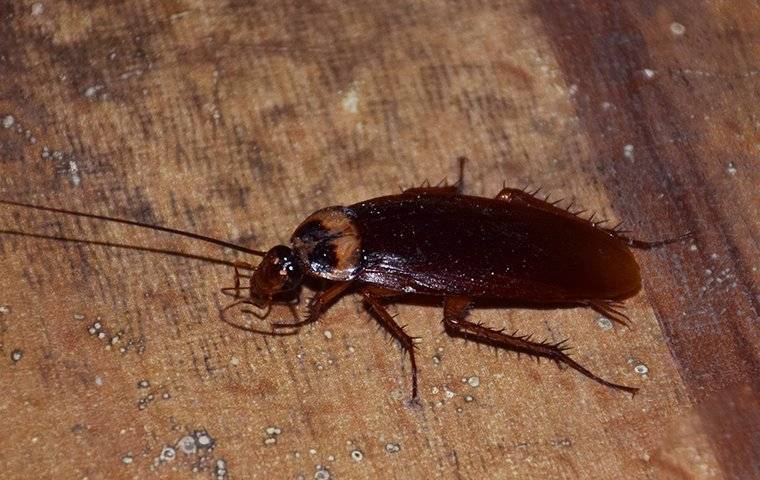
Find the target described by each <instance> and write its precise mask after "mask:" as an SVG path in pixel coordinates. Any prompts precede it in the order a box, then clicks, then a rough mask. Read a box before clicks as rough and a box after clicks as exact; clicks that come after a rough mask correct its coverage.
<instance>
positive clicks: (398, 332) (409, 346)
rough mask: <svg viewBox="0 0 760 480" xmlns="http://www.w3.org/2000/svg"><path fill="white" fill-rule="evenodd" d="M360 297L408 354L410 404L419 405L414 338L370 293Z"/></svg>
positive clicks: (364, 293) (363, 293)
mask: <svg viewBox="0 0 760 480" xmlns="http://www.w3.org/2000/svg"><path fill="white" fill-rule="evenodd" d="M362 295H364V300H365V301H366V302H367V304H368V305H369V306H370V308H371V309H372V311H373V312H374V313H375V314H376V315H377V317H378V319H379V320H380V324H381V325H382V326H383V327H385V329H386V330H388V331H389V332H390V334H391V335H393V336H394V337H395V338H396V340H398V343H399V344H400V345H401V348H403V349H404V350H405V351H406V352H407V353H408V354H409V361H410V362H411V364H412V402H415V403H419V397H418V396H417V362H416V360H415V358H414V349H415V348H416V347H415V345H414V337H411V336H409V335H408V334H407V333H406V332H405V331H404V327H402V326H401V325H399V324H398V323H396V321H395V320H394V319H393V316H391V314H390V313H388V310H386V309H385V307H384V306H383V305H382V304H381V303H380V300H379V299H378V297H376V296H375V295H373V294H372V293H371V292H370V291H364V292H362Z"/></svg>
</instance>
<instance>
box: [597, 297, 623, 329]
mask: <svg viewBox="0 0 760 480" xmlns="http://www.w3.org/2000/svg"><path fill="white" fill-rule="evenodd" d="M587 305H588V306H589V307H591V308H592V309H593V310H594V311H596V312H597V313H600V314H602V315H604V316H605V317H607V318H609V319H610V320H612V321H613V322H617V323H619V324H620V325H623V326H625V327H628V328H631V319H630V318H629V317H628V315H626V314H625V313H623V312H622V311H621V310H622V309H623V308H624V306H623V304H622V303H618V302H615V301H612V300H590V301H589V302H588V304H587Z"/></svg>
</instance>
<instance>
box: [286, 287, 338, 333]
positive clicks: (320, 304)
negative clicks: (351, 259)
mask: <svg viewBox="0 0 760 480" xmlns="http://www.w3.org/2000/svg"><path fill="white" fill-rule="evenodd" d="M350 285H351V282H340V283H335V284H333V285H331V286H330V288H328V289H327V290H325V291H322V292H319V293H317V294H316V295H315V296H314V298H312V299H311V301H309V313H308V315H307V316H306V319H305V320H299V321H298V322H296V323H273V324H272V327H273V328H297V327H303V326H304V325H308V324H310V323H314V322H316V321H317V320H319V317H320V316H321V315H322V312H324V311H325V309H326V308H327V307H328V306H330V304H331V303H332V302H334V301H335V300H336V299H337V297H338V296H340V294H341V293H343V292H344V291H345V290H346V289H347V288H348V287H349V286H350ZM296 318H298V317H297V316H296Z"/></svg>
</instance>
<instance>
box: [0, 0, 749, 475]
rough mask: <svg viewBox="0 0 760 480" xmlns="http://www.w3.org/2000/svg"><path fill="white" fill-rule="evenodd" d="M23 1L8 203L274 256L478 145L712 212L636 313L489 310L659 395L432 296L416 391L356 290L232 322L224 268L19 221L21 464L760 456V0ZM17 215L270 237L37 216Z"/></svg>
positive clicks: (1, 314) (316, 470) (1, 319)
mask: <svg viewBox="0 0 760 480" xmlns="http://www.w3.org/2000/svg"><path fill="white" fill-rule="evenodd" d="M0 21H1V22H2V25H3V28H0V78H2V81H1V82H0V122H1V123H0V165H1V168H2V170H0V197H2V198H6V199H15V200H21V201H30V202H36V203H41V204H48V205H56V206H65V207H67V208H74V209H81V210H86V211H90V212H94V213H100V214H107V215H118V216H123V217H129V218H133V219H137V220H141V221H147V222H154V223H161V224H164V225H170V226H173V227H176V228H183V229H188V230H192V231H195V232H198V233H203V234H206V235H212V236H217V237H220V238H224V239H227V240H230V241H234V242H240V243H242V244H246V245H249V246H251V247H253V248H267V247H269V246H272V245H274V244H276V243H280V242H285V241H287V239H288V238H289V236H290V233H291V231H292V229H293V228H294V227H295V226H296V225H297V224H298V222H299V221H300V220H301V219H303V218H304V217H305V216H306V215H308V214H309V213H311V212H312V211H314V210H316V209H317V208H320V207H323V206H327V205H333V204H350V203H354V202H356V201H359V200H361V199H365V198H369V197H373V196H378V195H382V194H385V193H389V192H395V191H397V190H398V187H399V186H409V185H412V184H419V183H421V182H422V181H423V180H425V179H429V180H431V181H437V180H439V179H441V178H443V177H445V176H448V177H449V178H453V177H454V176H455V174H456V167H455V159H456V157H457V156H459V155H466V156H467V157H469V158H470V159H471V161H470V163H469V164H468V170H467V179H466V181H467V190H468V191H469V192H470V193H475V194H483V195H493V194H495V193H496V191H498V189H499V188H500V187H501V185H502V182H506V183H507V184H508V185H512V186H518V187H520V186H523V185H526V184H530V185H534V186H542V187H543V188H544V189H545V190H546V191H549V192H552V195H553V196H555V197H556V198H560V197H566V198H571V197H572V198H575V199H577V202H578V203H580V204H582V205H583V206H585V207H587V208H590V209H594V210H596V211H598V212H600V213H601V214H602V215H603V216H607V217H609V218H610V219H611V220H614V221H617V220H625V221H626V225H627V226H628V227H629V228H630V229H632V230H634V231H635V232H637V234H638V235H640V236H642V237H645V238H660V237H664V236H668V235H672V234H675V233H681V232H684V231H687V230H691V231H694V232H695V238H694V241H693V242H691V243H688V244H683V245H674V246H671V247H668V248H665V249H660V250H657V251H654V252H649V253H641V254H639V255H638V259H639V261H640V264H641V267H642V270H643V274H644V277H645V278H644V283H645V288H644V291H643V292H642V294H641V295H639V296H637V297H636V298H634V299H632V300H631V301H630V302H628V314H629V315H630V316H631V317H632V319H633V321H634V328H633V329H632V330H625V329H617V328H615V329H612V330H607V329H604V328H601V327H600V324H599V323H598V322H597V315H595V314H593V313H592V312H590V311H586V310H582V309H574V310H548V311H532V310H505V309H487V310H479V311H476V312H475V313H474V314H473V318H475V319H476V320H482V321H484V322H487V323H489V324H491V325H494V326H496V327H502V326H505V327H508V328H512V329H520V330H521V331H525V332H533V333H535V334H536V335H538V336H539V337H547V338H550V339H555V340H559V339H562V338H564V337H568V336H569V337H571V341H572V343H573V345H574V347H575V350H574V357H575V358H576V359H577V360H578V361H580V362H581V363H583V364H584V365H586V366H588V367H589V368H590V369H592V370H593V371H595V372H597V373H599V374H600V375H603V376H604V377H605V378H609V379H611V380H614V381H620V382H623V383H626V384H632V385H638V386H641V387H642V389H641V392H640V394H639V395H637V396H636V397H635V398H634V399H633V400H631V399H630V398H628V397H626V396H624V395H620V394H619V393H617V392H614V391H610V390H608V389H605V388H603V387H601V386H599V385H597V384H595V383H593V382H591V381H589V380H587V379H585V378H583V377H582V376H580V375H577V374H575V373H574V372H572V371H568V370H558V369H557V368H555V367H554V366H552V365H548V364H540V365H537V364H535V362H531V361H527V360H526V359H524V358H523V359H518V358H516V357H515V356H513V355H509V354H504V353H502V354H499V355H494V353H493V352H492V351H490V350H486V349H478V348H477V347H475V346H472V345H469V344H466V343H462V342H461V341H459V340H454V339H451V338H449V337H447V336H446V335H445V334H444V333H443V332H442V327H441V324H440V318H441V312H440V308H437V307H434V306H421V305H407V304H404V305H398V306H395V307H393V310H394V313H398V314H399V318H400V319H403V321H404V322H406V323H408V324H409V331H410V332H411V333H412V334H414V335H419V336H421V337H422V342H421V343H420V344H419V354H418V363H419V364H420V375H421V385H420V387H421V393H422V398H423V405H422V407H421V408H418V409H415V408H410V407H408V406H407V404H406V402H405V400H406V399H407V396H408V395H409V392H408V382H409V378H408V375H409V366H408V364H407V363H406V362H405V359H404V358H403V356H402V354H401V352H400V351H399V349H398V348H397V347H395V345H394V344H393V343H392V342H391V341H390V340H389V339H388V337H387V336H386V335H384V334H383V333H382V332H377V331H376V330H377V324H376V322H375V321H374V320H373V318H372V317H371V316H370V315H369V314H368V313H367V312H366V311H365V309H364V308H363V306H362V304H361V303H360V302H359V299H358V298H353V297H346V298H344V299H342V300H341V301H339V302H338V303H337V304H336V305H334V306H333V307H332V308H331V309H330V310H329V312H328V314H327V315H326V316H325V317H324V320H323V321H321V322H320V323H319V324H318V325H316V326H315V327H313V328H309V329H305V330H304V331H302V332H301V333H300V334H299V335H297V336H292V337H285V338H276V339H272V338H266V337H261V336H255V335H251V334H245V333H242V332H239V331H237V330H234V329H231V328H229V327H227V326H225V325H224V324H223V323H221V322H220V321H219V320H218V310H219V308H220V307H221V306H222V305H224V302H225V301H226V298H225V297H224V296H223V295H221V294H220V293H219V289H220V288H222V287H225V286H229V285H230V283H231V280H232V272H231V271H229V269H228V268H225V267H220V266H214V265H208V264H204V263H199V262H195V261H192V260H185V259H176V258H170V257H163V256H156V255H151V254H147V253H137V252H130V251H123V250H113V249H104V248H98V247H92V246H81V245H72V244H63V243H60V242H45V241H41V240H32V239H28V238H15V237H9V236H3V237H2V238H0V259H1V260H0V261H1V262H2V274H1V275H0V305H1V306H2V308H1V309H0V354H1V355H2V356H1V357H0V387H1V388H2V394H1V395H0V417H2V419H3V426H4V431H3V434H2V435H0V469H1V470H2V472H3V474H4V477H6V478H89V479H98V478H109V477H110V478H144V477H146V476H148V475H154V476H156V477H158V478H216V477H222V478H300V477H302V478H326V477H325V475H327V474H328V473H327V472H329V476H330V478H380V477H382V478H512V477H515V478H610V479H614V478H636V479H639V478H641V479H644V478H647V479H648V478H741V479H743V478H758V477H760V461H759V460H758V458H760V437H759V436H758V435H757V433H756V432H757V431H759V430H760V405H759V404H758V403H759V402H758V398H759V397H758V395H759V394H760V380H759V379H760V359H759V355H760V330H758V328H757V326H758V302H760V292H759V290H758V272H757V260H756V259H757V258H758V253H760V252H758V250H759V248H758V245H759V244H758V238H759V235H760V208H758V207H759V206H760V193H758V189H757V187H756V186H757V185H758V184H760V169H758V168H757V167H758V163H759V162H758V160H757V159H758V155H760V136H759V135H758V125H759V124H758V118H760V108H759V107H758V102H756V101H755V100H756V97H757V93H758V91H759V89H760V88H759V87H760V66H758V65H757V61H756V59H757V58H760V57H758V53H760V51H758V50H760V47H759V46H758V45H760V44H758V42H757V41H756V40H757V35H758V32H760V8H758V6H757V4H756V3H754V2H751V1H749V0H736V1H734V2H710V3H707V2H687V1H683V0H673V1H669V2H654V1H649V0H646V1H638V2H612V1H602V0H579V1H574V2H565V1H556V0H517V1H512V2H499V1H480V0H470V1H466V2H453V1H452V2H400V1H391V2H365V1H355V2H337V1H326V2H303V1H294V0H286V1H276V2H275V1H271V2H256V3H253V2H250V3H249V2H244V1H235V0H230V1H226V2H203V1H200V0H199V1H185V0H172V1H168V0H167V1H161V2H147V1H144V2H138V1H122V2H98V1H87V2H75V1H61V2H48V1H41V2H21V1H14V2H11V1H4V2H0ZM0 228H14V229H23V230H26V231H34V232H46V233H49V234H50V233H52V234H65V235H78V236H82V237H86V238H98V239H106V240H111V241H121V242H130V243H139V244H143V245H150V246H158V247H163V248H178V249H182V250H184V251H188V252H193V253H198V254H205V255H214V256H218V257H222V258H226V259H235V258H238V259H245V258H244V257H241V256H236V255H234V254H233V252H229V251H220V250H219V249H214V248H212V247H207V246H205V245H202V244H198V243H194V242H191V241H185V240H182V239H177V238H171V237H167V236H166V235H161V234H157V233H153V232H144V231H139V230H135V229H134V228H129V227H123V226H112V225H105V224H102V223H96V222H88V221H84V220H72V219H69V218H62V217H60V216H55V215H45V214H42V213H39V212H29V211H23V210H19V209H12V208H2V209H0ZM247 260H252V259H247ZM275 313H276V314H277V315H284V314H285V313H284V312H283V311H281V310H280V311H277V312H275ZM636 367H638V370H636ZM644 367H646V373H645V374H642V373H637V371H638V372H643V371H644ZM208 442H211V443H208ZM167 447H170V448H167ZM172 453H173V455H172ZM220 467H222V468H221V469H220Z"/></svg>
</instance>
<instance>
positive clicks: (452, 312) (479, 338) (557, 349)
mask: <svg viewBox="0 0 760 480" xmlns="http://www.w3.org/2000/svg"><path fill="white" fill-rule="evenodd" d="M468 306H469V301H468V300H467V299H464V298H447V299H446V300H445V302H444V308H443V312H444V313H443V325H444V327H445V329H446V331H447V332H448V333H449V334H450V335H454V336H459V337H463V338H466V339H468V340H472V341H475V342H478V343H483V344H486V345H491V346H494V347H497V348H501V349H504V350H511V351H514V352H519V353H525V354H527V355H530V356H533V357H535V358H546V359H549V360H553V361H554V362H557V363H563V364H565V365H567V366H568V367H570V368H572V369H574V370H576V371H577V372H579V373H581V374H583V375H584V376H586V377H588V378H590V379H592V380H594V381H595V382H597V383H600V384H602V385H604V386H606V387H609V388H612V389H615V390H620V391H623V392H627V393H630V394H631V395H634V394H635V393H636V392H637V391H638V389H637V388H634V387H628V386H625V385H620V384H617V383H612V382H609V381H607V380H605V379H603V378H601V377H599V376H598V375H596V374H594V373H592V372H591V371H590V370H588V369H587V368H585V367H583V366H582V365H580V364H579V363H578V362H576V361H575V360H573V359H572V358H570V356H569V355H567V354H566V353H565V352H566V351H567V349H568V348H569V347H568V346H567V345H565V343H564V342H559V343H557V344H552V343H547V342H543V343H540V342H532V341H529V340H526V338H529V337H527V336H522V337H520V336H513V335H507V334H505V333H503V332H500V331H498V330H494V329H492V328H488V327H485V326H483V325H479V324H477V323H473V322H469V321H467V320H465V316H466V314H467V308H468Z"/></svg>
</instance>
